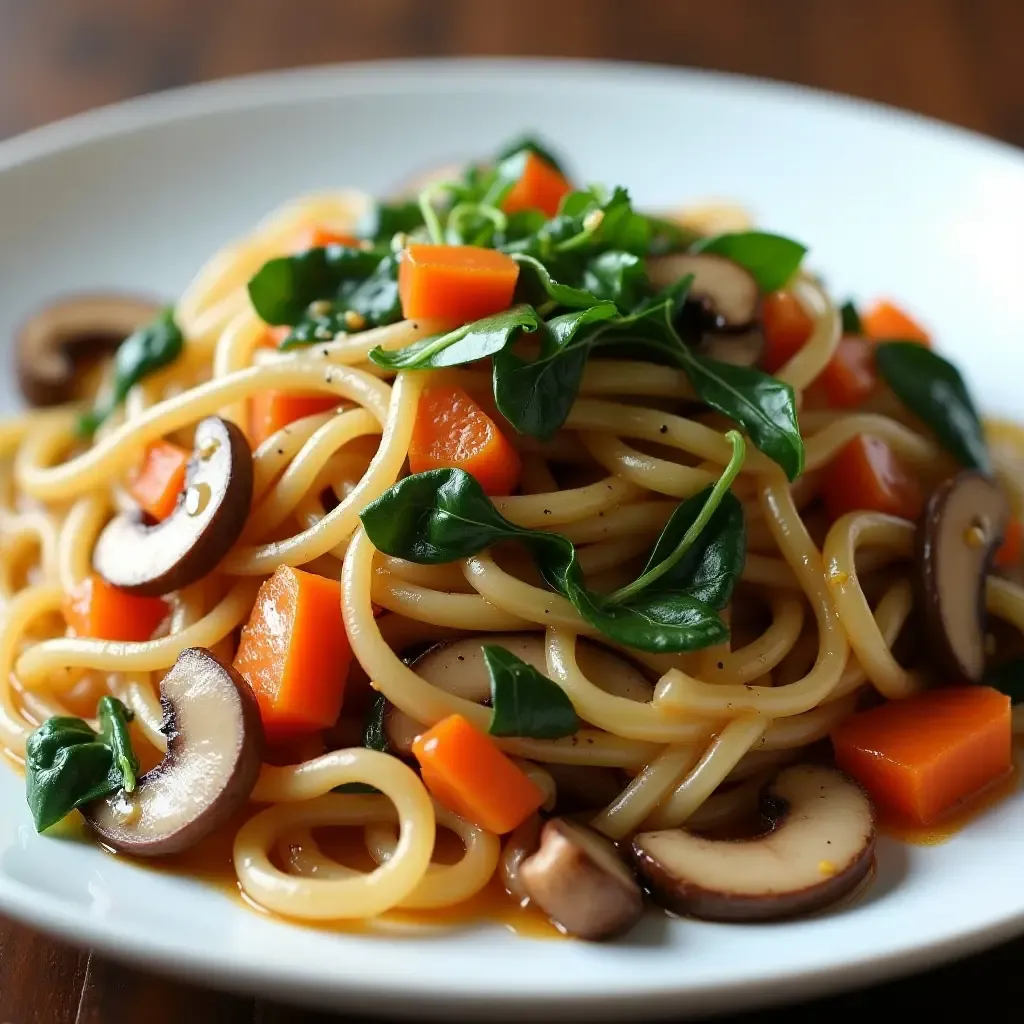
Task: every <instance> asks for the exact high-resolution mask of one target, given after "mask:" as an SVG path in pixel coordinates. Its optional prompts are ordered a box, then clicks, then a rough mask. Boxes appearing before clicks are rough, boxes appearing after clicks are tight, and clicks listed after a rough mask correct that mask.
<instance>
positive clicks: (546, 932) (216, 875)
mask: <svg viewBox="0 0 1024 1024" xmlns="http://www.w3.org/2000/svg"><path fill="white" fill-rule="evenodd" d="M1014 753H1015V765H1014V767H1013V769H1011V771H1009V772H1008V773H1007V774H1006V775H1004V776H1003V777H1002V778H1001V779H998V780H997V781H996V782H993V783H992V784H991V785H989V786H987V787H985V788H984V789H983V790H981V791H980V792H978V793H975V794H974V795H973V796H971V797H969V798H968V799H967V800H965V801H964V802H963V803H962V804H961V805H960V806H958V807H957V808H955V809H954V810H953V812H952V813H950V814H949V815H947V816H945V817H944V818H943V819H941V820H940V821H937V822H934V823H932V824H930V825H927V826H921V825H915V824H908V823H906V822H900V821H896V820H894V819H892V818H889V817H886V816H885V815H884V814H883V815H880V816H879V822H878V829H879V832H881V833H882V834H883V835H887V836H889V837H891V838H893V839H896V840H898V841H900V842H903V843H909V844H913V845H918V846H936V845H938V844H939V843H944V842H946V841H947V840H949V839H951V838H952V837H953V836H955V835H956V834H957V833H958V832H959V831H960V830H961V829H963V828H965V827H967V826H968V825H969V824H970V823H971V822H972V821H974V820H975V819H976V818H978V817H980V816H981V815H982V814H984V813H985V812H986V811H988V810H990V809H991V808H992V807H994V806H995V805H996V804H998V803H999V802H1000V801H1002V800H1005V799H1006V798H1008V797H1009V796H1011V795H1012V794H1013V793H1015V792H1017V790H1018V789H1019V788H1020V785H1021V780H1022V778H1024V766H1022V763H1021V762H1022V760H1024V749H1022V748H1021V747H1020V746H1017V749H1016V750H1015V752H1014ZM0 754H2V755H3V759H4V760H5V761H6V762H7V764H8V766H10V767H11V768H12V769H13V770H14V771H16V772H17V774H18V775H19V776H22V777H23V776H24V774H25V766H24V762H23V761H22V759H21V758H19V757H17V756H16V755H14V754H12V753H10V752H9V751H8V750H7V749H6V748H3V747H0ZM255 813H256V809H254V808H252V807H248V808H246V809H245V810H244V811H243V812H241V813H239V814H238V815H236V816H235V818H233V819H232V820H231V821H230V822H228V824H227V825H225V826H224V827H223V828H221V829H219V830H218V831H217V832H215V833H213V834H212V835H210V836H207V838H206V839H204V840H203V841H202V842H200V843H199V844H197V845H196V846H194V847H193V848H192V849H191V850H188V851H186V852H184V853H181V854H178V855H176V856H173V857H166V858H163V859H160V860H152V861H150V860H134V863H136V864H138V865H140V866H142V867H147V868H150V869H151V870H155V871H158V872H162V873H167V874H172V875H175V876H178V877H182V878H192V879H196V880H198V881H200V882H202V883H204V884H206V885H211V886H213V887H214V888H216V889H218V890H220V891H221V892H223V893H224V894H226V895H227V896H228V897H229V898H230V899H232V900H233V901H234V902H236V903H238V904H240V905H242V906H244V907H246V908H247V909H249V910H251V911H253V912H255V913H259V914H263V915H266V916H268V917H276V916H280V917H281V920H283V921H287V922H289V923H291V924H295V925H298V926H300V927H308V928H316V929H318V930H321V931H332V932H339V933H343V934H351V935H392V936H393V935H396V934H399V935H400V934H403V933H404V934H426V933H429V932H431V931H433V932H437V931H446V930H452V929H456V928H467V927H473V926H476V925H480V924H483V923H487V924H492V925H493V924H499V925H501V926H503V927H505V928H507V929H509V931H511V932H513V933H514V934H516V935H520V936H524V937H527V938H536V939H554V938H562V937H564V936H563V935H562V933H561V932H560V931H559V930H558V929H557V928H556V927H555V926H554V925H553V924H552V923H551V922H550V921H549V920H548V918H547V917H546V916H545V915H544V914H543V913H541V912H540V911H539V910H537V909H536V908H535V907H521V906H520V905H519V903H518V902H517V900H516V899H515V898H514V897H513V896H512V895H511V894H510V893H508V892H507V891H506V889H505V888H504V886H503V885H502V884H501V881H500V879H498V878H497V877H494V878H492V879H491V881H490V882H489V883H488V884H487V885H486V886H485V887H484V888H483V889H482V890H481V891H480V892H479V893H477V894H476V895H475V896H473V897H472V898H471V899H469V900H466V901H465V902H463V903H460V904H457V905H456V906H453V907H446V908H443V909H440V910H429V911H428V910H423V911H408V910H395V911H389V912H388V913H387V914H384V915H382V916H381V917H380V918H379V919H377V920H376V921H364V920H352V921H346V920H339V921H316V922H310V921H301V920H297V919H293V918H288V917H286V916H282V915H275V914H272V913H270V912H269V911H267V910H265V909H263V908H262V907H260V906H258V905H257V904H255V903H253V902H252V901H251V900H250V899H248V897H246V896H245V894H244V893H243V892H242V890H241V887H240V885H239V883H238V877H237V875H236V874H235V868H234V863H233V859H232V847H233V845H234V839H235V835H236V833H237V832H238V829H239V828H241V826H242V825H243V824H244V823H245V821H246V820H248V818H249V817H251V816H252V815H253V814H255ZM760 830H761V829H760V825H759V822H755V821H754V820H753V819H751V820H750V821H749V822H736V823H733V824H731V825H730V826H728V827H725V828H716V829H714V830H709V831H708V833H707V834H708V835H709V836H710V837H712V838H716V839H743V838H749V837H751V836H752V835H755V834H757V832H759V831H760ZM50 834H56V835H60V836H61V837H62V838H64V839H68V840H79V841H82V842H91V841H92V839H91V837H90V836H89V833H88V830H87V829H86V828H85V823H84V821H83V820H82V818H81V817H80V816H79V815H77V814H76V815H72V816H69V818H67V819H66V820H65V822H63V823H61V824H60V825H57V826H55V827H54V829H53V830H52V832H51V833H50ZM316 838H317V841H318V843H319V844H320V846H321V849H322V850H323V851H324V852H325V853H326V854H328V855H329V856H331V857H333V858H335V859H337V860H338V861H340V862H341V863H345V864H347V865H349V866H350V867H353V868H356V869H359V870H365V871H369V870H372V869H373V867H374V866H375V865H374V862H373V860H372V858H371V857H370V855H369V853H368V852H367V850H366V848H365V845H364V843H363V840H362V835H361V833H360V830H358V829H333V830H323V831H318V832H317V836H316ZM108 852H109V853H110V855H111V856H122V855H121V854H115V853H113V852H112V851H108ZM460 852H461V844H459V842H458V841H457V839H456V837H455V836H454V835H452V834H451V833H449V832H447V831H446V830H441V831H440V832H439V833H438V842H437V845H436V848H435V859H436V860H437V861H439V862H441V863H452V862H453V861H454V860H455V859H457V857H458V856H459V855H460ZM128 859H133V858H128ZM874 874H875V872H874V868H872V870H871V871H870V872H869V873H868V875H867V877H866V878H865V879H864V881H863V882H862V883H861V884H860V885H858V886H857V888H856V889H855V890H854V891H853V892H851V893H849V894H848V895H847V896H845V897H844V898H843V899H842V900H840V901H839V902H838V903H836V904H832V905H830V906H829V907H827V908H823V911H822V913H833V912H835V911H837V910H842V909H844V908H846V907H848V906H850V905H851V904H853V903H856V902H858V901H859V900H860V899H861V898H863V896H864V895H865V893H866V892H867V891H868V890H869V889H870V887H871V883H872V882H873V880H874Z"/></svg>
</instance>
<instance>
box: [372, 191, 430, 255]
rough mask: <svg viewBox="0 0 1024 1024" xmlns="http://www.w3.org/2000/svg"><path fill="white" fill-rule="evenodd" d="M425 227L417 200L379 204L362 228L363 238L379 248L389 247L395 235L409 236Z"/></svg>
mask: <svg viewBox="0 0 1024 1024" xmlns="http://www.w3.org/2000/svg"><path fill="white" fill-rule="evenodd" d="M422 227H423V210H422V209H421V208H420V204H419V202H418V200H416V199H409V200H406V201H402V202H398V203H377V205H376V206H375V207H374V208H373V210H372V211H371V212H370V216H369V217H368V218H367V220H366V221H365V223H363V224H362V225H361V226H360V230H359V234H360V236H361V237H362V238H369V239H371V240H372V241H374V242H375V243H377V245H378V246H388V245H389V244H390V242H391V239H392V238H394V236H395V235H397V234H399V233H401V234H409V233H411V232H413V231H416V230H417V229H418V228H422Z"/></svg>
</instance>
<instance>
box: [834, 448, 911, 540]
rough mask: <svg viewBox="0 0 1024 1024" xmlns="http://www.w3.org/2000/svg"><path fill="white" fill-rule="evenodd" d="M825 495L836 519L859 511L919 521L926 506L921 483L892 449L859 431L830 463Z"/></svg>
mask: <svg viewBox="0 0 1024 1024" xmlns="http://www.w3.org/2000/svg"><path fill="white" fill-rule="evenodd" d="M821 496H822V498H823V499H824V501H825V507H826V509H827V510H828V514H829V517H830V518H831V519H832V520H833V521H834V520H836V519H838V518H839V517H840V516H841V515H844V514H845V513H847V512H857V511H867V512H885V513H886V514H888V515H891V516H899V517H900V518H901V519H910V520H915V519H917V517H918V516H919V515H920V514H921V509H922V507H923V505H924V497H923V495H922V494H921V487H920V485H919V484H918V482H917V481H916V480H915V479H914V477H912V476H911V475H910V473H908V472H907V470H906V469H905V468H904V467H903V465H902V464H901V463H900V461H899V459H897V457H896V455H895V453H894V452H893V451H892V449H891V448H890V447H889V446H888V445H887V444H886V443H885V442H884V441H880V440H878V438H875V437H868V436H867V435H865V434H858V435H857V436H856V437H855V438H854V439H853V440H852V441H850V442H849V443H848V444H846V445H845V446H844V447H843V448H842V449H840V451H839V452H838V454H837V455H836V456H835V458H834V459H833V460H832V461H831V462H830V463H829V464H828V466H827V467H826V469H825V472H824V475H823V477H822V481H821Z"/></svg>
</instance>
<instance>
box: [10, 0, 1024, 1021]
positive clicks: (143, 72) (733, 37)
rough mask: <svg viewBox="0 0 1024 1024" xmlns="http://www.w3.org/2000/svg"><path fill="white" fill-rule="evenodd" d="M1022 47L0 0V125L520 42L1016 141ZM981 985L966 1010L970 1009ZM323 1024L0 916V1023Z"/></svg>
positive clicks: (243, 6) (243, 4) (762, 10)
mask: <svg viewBox="0 0 1024 1024" xmlns="http://www.w3.org/2000/svg"><path fill="white" fill-rule="evenodd" d="M1022 40H1024V0H856V2H852V0H713V2H711V3H695V2H691V0H0V137H3V136H6V135H11V134H14V133H16V132H19V131H23V130H25V129H27V128H32V127H34V126H36V125H39V124H42V123H45V122H47V121H51V120H54V119H55V118H59V117H64V116H66V115H68V114H74V113H76V112H78V111H81V110H85V109H87V108H89V107H93V106H97V105H99V104H103V103H109V102H112V101H114V100H119V99H122V98H124V97H127V96H132V95H136V94H138V93H144V92H149V91H152V90H157V89H166V88H170V87H173V86H177V85H182V84H184V83H187V82H193V81H201V80H204V79H209V78H215V77H221V76H225V75H234V74H243V73H247V72H252V71H260V70H265V69H270V68H283V67H291V66H297V65H302V64H317V63H327V62H332V61H351V60H362V59H371V58H381V57H403V56H445V55H455V54H521V55H522V54H525V55H550V56H564V57H610V58H621V59H628V60H643V61H655V62H661V63H669V64H681V65H687V66H692V67H702V68H715V69H721V70H726V71H735V72H742V73H746V74H753V75H762V76H766V77H770V78H778V79H785V80H788V81H792V82H799V83H804V84H807V85H813V86H818V87H822V88H826V89H833V90H837V91H840V92H846V93H851V94H853V95H856V96H863V97H867V98H869V99H875V100H881V101H884V102H887V103H892V104H895V105H898V106H903V107H907V108H910V109H912V110H916V111H919V112H921V113H924V114H929V115H932V116H934V117H938V118H942V119H944V120H947V121H952V122H955V123H957V124H960V125H964V126H966V127H969V128H973V129H975V130H977V131H981V132H986V133H988V134H990V135H994V136H997V137H999V138H1002V139H1005V140H1006V141H1008V142H1012V143H1015V144H1017V145H1022V146H1024V75H1022V74H1020V71H1019V69H1020V66H1021V64H1020V62H1021V42H1022ZM883 157H884V155H883V154H880V159H883ZM880 173H884V168H883V169H882V171H880ZM953 200H955V197H951V201H953ZM0 231H2V224H0ZM0 239H2V236H0ZM0 244H2V240H0ZM965 884H969V883H968V882H966V881H965ZM1022 960H1024V941H1018V942H1014V943H1010V944H1007V945H1004V946H1001V947H999V948H997V949H995V950H993V951H991V952H989V953H985V954H982V955H980V956H976V957H974V958H973V959H970V960H967V961H964V962H962V963H959V964H956V965H954V966H951V967H947V968H943V969H940V970H937V971H934V972H932V973H930V974H927V975H923V976H920V977H917V978H912V979H908V980H906V981H901V982H897V983H893V984H890V985H886V986H882V987H878V988H875V989H869V990H866V991H863V992H859V993H856V994H854V995H850V996H846V997H844V998H842V999H834V1000H825V1001H821V1002H817V1003H813V1004H808V1005H806V1006H802V1007H799V1008H795V1009H789V1010H784V1011H772V1012H767V1013H763V1014H758V1015H747V1016H743V1017H734V1018H731V1019H732V1020H734V1021H737V1022H739V1021H744V1022H749V1024H752V1022H754V1021H760V1022H763V1024H769V1022H781V1021H783V1020H785V1021H787V1022H788V1024H802V1022H811V1021H817V1020H823V1019H827V1018H829V1017H831V1016H832V1015H833V1014H835V1012H836V1011H837V1010H838V1009H839V1008H840V1007H841V1008H842V1009H843V1010H845V1011H848V1012H850V1013H853V1014H858V1015H861V1016H863V1017H866V1018H869V1017H871V1016H877V1015H879V1014H882V1013H887V1012H890V1011H892V1010H893V1009H894V1007H908V1008H909V1007H913V1008H914V1011H915V1017H921V1018H931V1019H935V1020H945V1019H950V1018H949V1017H948V1014H949V1012H950V1008H951V1007H952V1006H955V1005H957V1004H958V1003H959V1002H960V1001H961V1000H963V999H965V998H966V997H967V996H969V997H971V999H972V1006H973V1007H974V1008H975V1009H977V1010H981V1011H982V1012H985V1009H984V1008H985V1007H986V1005H987V1006H990V1007H992V1010H993V1011H995V1012H996V1013H998V1012H999V1011H996V1010H995V1008H996V1007H1000V1006H1003V1007H1010V1006H1018V1007H1019V1006H1020V1005H1021V1003H1022V1002H1024V980H1022V979H1024V972H1022V971H1021V970H1020V967H1019V963H1020V962H1021V961H1022ZM981 995H984V996H985V997H986V998H985V1002H984V1003H974V1002H973V1000H974V999H977V998H980V996H981ZM1003 1013H1006V1014H1007V1015H1008V1014H1009V1010H1006V1011H1003ZM1000 1016H1001V1014H1000ZM343 1019H347V1020H349V1021H351V1020H352V1018H351V1017H349V1018H340V1017H331V1016H323V1015H319V1014H310V1013H307V1012H305V1011H301V1010H295V1009H289V1008H286V1007H282V1006H279V1005H276V1004H272V1003H268V1002H265V1001H263V1000H253V999H252V998H238V997H235V996H229V995H222V994H219V993H217V992H214V991H210V990H208V989H205V988H201V987H197V986H196V985H193V984H184V983H182V982H180V981H168V980H164V979H161V978H158V977H156V976H153V975H149V974H145V973H142V972H139V971H136V970H132V969H129V968H126V967H123V966H120V965H118V964H116V963H114V962H112V961H110V960H107V959H105V958H102V957H98V956H93V955H91V954H90V953H89V952H88V951H79V950H75V949H72V948H70V947H68V946H65V945H63V944H61V943H58V942H54V941H51V940H50V939H48V938H45V937H43V936H41V935H38V934H36V933H34V932H31V931H29V930H28V929H26V928H23V927H20V926H18V925H15V924H13V923H9V922H5V921H3V920H2V919H0V1022H3V1024H72V1022H77V1024H166V1022H176V1021H187V1022H189V1024H207V1022H210V1024H212V1022H217V1024H243V1022H245V1024H249V1022H259V1024H298V1022H304V1024H328V1022H330V1021H335V1022H337V1021H340V1020H343ZM992 1019H998V1017H993V1018H992Z"/></svg>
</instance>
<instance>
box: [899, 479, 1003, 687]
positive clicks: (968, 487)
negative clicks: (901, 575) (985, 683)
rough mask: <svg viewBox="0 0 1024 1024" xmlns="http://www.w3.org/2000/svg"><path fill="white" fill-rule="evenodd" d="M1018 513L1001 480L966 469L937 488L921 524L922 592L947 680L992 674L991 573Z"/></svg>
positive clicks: (932, 645)
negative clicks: (988, 636) (988, 643)
mask: <svg viewBox="0 0 1024 1024" xmlns="http://www.w3.org/2000/svg"><path fill="white" fill-rule="evenodd" d="M1009 519H1010V506H1009V502H1008V501H1007V499H1006V495H1005V494H1004V493H1003V491H1002V490H1001V488H1000V487H999V486H998V484H997V483H996V482H995V481H994V480H992V479H991V477H988V476H986V475H985V474H984V473H981V472H978V471H977V470H964V471H963V472H960V473H957V475H956V476H954V477H951V478H950V479H949V480H946V481H945V482H944V483H943V484H941V485H940V486H939V487H937V488H936V489H935V491H934V492H933V494H932V496H931V498H930V499H929V500H928V505H927V506H926V508H925V511H924V515H923V516H922V518H921V522H920V524H919V525H918V530H917V580H916V582H917V590H918V601H919V604H920V607H921V609H922V610H923V612H924V620H925V623H926V627H927V630H928V639H929V643H928V644H926V647H927V649H928V651H929V654H930V655H931V657H932V660H933V663H934V665H935V668H936V670H937V671H938V672H939V673H940V674H941V676H942V677H943V678H948V679H960V680H966V681H968V682H972V683H977V682H980V680H981V678H982V675H983V674H984V672H985V619H986V614H985V577H986V575H987V574H988V570H989V567H990V566H991V564H992V558H993V557H994V555H995V552H996V549H997V548H998V547H999V545H1000V544H1001V543H1002V542H1003V535H1004V533H1005V531H1006V526H1007V523H1008V522H1009Z"/></svg>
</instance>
